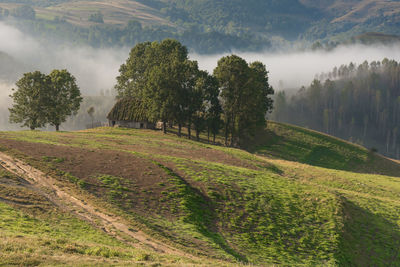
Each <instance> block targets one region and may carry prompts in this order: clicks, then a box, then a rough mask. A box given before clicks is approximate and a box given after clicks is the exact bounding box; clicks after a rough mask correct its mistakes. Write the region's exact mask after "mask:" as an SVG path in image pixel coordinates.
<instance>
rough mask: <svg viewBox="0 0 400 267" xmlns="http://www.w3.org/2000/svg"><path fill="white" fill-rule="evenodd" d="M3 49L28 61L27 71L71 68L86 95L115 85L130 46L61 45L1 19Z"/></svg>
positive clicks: (0, 47) (17, 57)
mask: <svg viewBox="0 0 400 267" xmlns="http://www.w3.org/2000/svg"><path fill="white" fill-rule="evenodd" d="M0 40H1V42H0V51H2V52H5V53H7V54H8V55H10V56H12V57H13V58H15V59H16V60H17V61H19V62H21V63H22V64H24V68H25V71H34V70H40V71H42V72H44V73H49V72H50V71H51V70H53V69H68V71H69V72H71V73H72V74H73V75H74V76H75V77H76V78H77V81H78V84H79V86H80V88H81V91H82V93H83V94H86V95H92V94H98V93H99V92H100V91H101V90H108V89H111V88H112V87H113V86H114V84H115V77H116V76H117V74H118V70H119V66H120V65H121V64H122V63H123V62H124V60H125V59H126V58H127V57H128V53H129V49H128V48H124V49H94V48H91V47H83V46H81V47H73V46H60V45H56V44H52V43H46V42H44V41H43V40H37V39H34V38H32V37H30V36H26V35H24V34H23V33H22V32H21V31H19V30H17V29H16V28H14V27H12V26H9V25H7V24H5V23H2V22H0Z"/></svg>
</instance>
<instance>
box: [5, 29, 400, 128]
mask: <svg viewBox="0 0 400 267" xmlns="http://www.w3.org/2000/svg"><path fill="white" fill-rule="evenodd" d="M0 51H2V52H5V53H7V54H9V55H11V56H12V57H14V58H15V59H17V60H18V61H19V62H20V63H22V64H23V65H24V70H21V73H17V74H18V75H17V77H19V76H20V75H21V74H22V72H26V71H35V70H40V71H42V72H44V73H49V72H50V71H51V70H53V69H67V70H68V71H69V72H71V73H72V74H73V75H74V76H75V77H76V79H77V83H78V85H79V87H80V88H81V91H82V94H83V95H98V94H99V92H100V91H101V90H109V89H112V88H113V87H114V85H115V83H116V79H115V78H116V76H117V75H118V73H119V72H118V70H119V67H120V65H121V64H122V63H124V62H125V61H126V59H127V58H128V55H129V48H122V49H117V48H109V49H95V48H92V47H89V46H79V47H76V46H75V47H73V46H60V45H55V44H51V43H50V44H49V43H45V42H41V41H38V40H36V39H34V38H33V37H29V36H27V35H24V34H23V33H22V32H21V31H19V30H17V29H16V28H14V27H12V26H9V25H7V24H5V23H3V22H0ZM236 54H237V55H239V56H241V57H243V58H244V59H246V60H247V61H248V62H254V61H261V62H263V63H264V64H265V65H266V67H267V70H268V71H269V78H270V83H271V84H272V86H273V87H274V88H275V89H277V90H281V89H287V88H291V89H298V88H300V87H301V86H303V85H304V86H307V85H309V84H310V83H311V81H312V80H313V79H314V77H315V76H316V75H317V74H320V73H322V72H325V73H327V72H329V71H331V70H332V69H333V68H334V67H335V66H336V67H339V66H340V65H343V64H349V63H350V62H353V63H356V64H361V63H362V62H364V61H365V60H367V61H368V62H371V61H374V60H375V61H381V60H383V59H384V58H388V59H394V60H396V61H400V45H391V46H364V45H352V46H342V47H339V48H336V49H334V50H332V51H329V52H326V51H317V52H312V51H301V52H299V51H286V52H277V53H271V52H262V53H261V52H260V53H244V52H237V53H236ZM226 55H228V54H219V55H198V54H195V53H191V54H190V58H191V59H194V60H197V61H198V62H199V66H200V68H201V69H204V70H207V71H209V72H210V73H212V72H213V69H214V68H215V67H216V66H217V62H218V60H219V59H220V58H221V57H222V56H226ZM13 82H15V81H13ZM10 83H11V82H8V83H7V84H5V83H4V82H2V81H0V129H4V128H5V127H6V129H12V128H14V126H15V125H13V126H11V125H10V124H8V109H7V107H9V106H10V105H11V99H10V98H9V94H10V92H11V91H10V88H11V87H13V85H10ZM99 109H100V108H99ZM82 112H86V111H82ZM104 113H105V111H104ZM104 119H105V118H104Z"/></svg>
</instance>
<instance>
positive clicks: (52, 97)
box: [46, 70, 82, 131]
mask: <svg viewBox="0 0 400 267" xmlns="http://www.w3.org/2000/svg"><path fill="white" fill-rule="evenodd" d="M49 78H50V82H51V87H50V88H51V90H50V91H49V97H48V100H47V102H46V108H47V121H48V122H49V123H50V124H51V125H53V126H55V127H56V130H57V131H58V130H59V128H60V125H61V123H63V122H65V120H66V119H67V117H68V116H70V115H72V114H76V112H77V111H78V110H79V107H80V105H81V102H82V97H81V92H80V90H79V87H78V86H77V84H76V79H75V77H74V76H73V75H71V73H69V72H68V71H67V70H53V71H52V72H51V73H50V75H49Z"/></svg>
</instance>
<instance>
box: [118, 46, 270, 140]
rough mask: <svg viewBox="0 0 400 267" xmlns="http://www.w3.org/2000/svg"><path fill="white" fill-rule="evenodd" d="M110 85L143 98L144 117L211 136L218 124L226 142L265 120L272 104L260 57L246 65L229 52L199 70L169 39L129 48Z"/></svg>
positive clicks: (250, 132) (122, 94) (245, 134)
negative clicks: (211, 66) (208, 68)
mask: <svg viewBox="0 0 400 267" xmlns="http://www.w3.org/2000/svg"><path fill="white" fill-rule="evenodd" d="M119 71H120V75H119V76H118V77H117V84H116V86H115V89H116V90H117V93H118V98H124V97H130V98H135V99H139V100H140V101H143V104H144V105H145V107H146V109H145V110H146V116H147V117H148V118H149V120H151V121H162V122H163V131H164V132H166V127H167V123H175V124H177V125H178V135H179V136H181V134H182V127H183V126H186V127H187V129H188V136H189V138H191V129H192V127H193V128H194V130H195V131H196V137H197V139H198V138H199V135H200V133H201V132H203V131H205V130H207V132H208V138H210V134H212V135H213V140H214V142H215V136H216V135H217V134H218V133H219V132H220V130H221V129H223V131H224V134H225V143H226V145H231V146H237V145H241V143H242V142H243V141H244V140H246V139H247V138H249V137H251V136H252V135H254V134H255V132H256V131H257V130H258V129H260V128H264V127H265V125H266V114H267V112H269V111H271V109H272V104H273V103H272V99H271V98H270V97H269V95H271V94H273V93H274V91H273V89H272V87H271V86H270V85H269V83H268V72H267V70H266V68H265V65H263V64H262V63H261V62H253V63H251V64H248V63H247V62H246V61H245V60H244V59H242V58H240V57H238V56H236V55H231V56H227V57H223V58H221V59H220V60H219V61H218V66H217V67H216V69H215V70H214V74H213V75H210V74H209V73H207V72H206V71H202V70H199V67H198V64H197V62H196V61H192V60H189V58H188V51H187V48H186V47H185V46H183V45H182V44H181V43H179V42H178V41H176V40H173V39H165V40H163V41H161V42H144V43H140V44H138V45H136V46H135V47H134V48H132V50H131V52H130V55H129V58H128V59H127V61H126V62H125V63H124V64H122V65H121V67H120V70H119Z"/></svg>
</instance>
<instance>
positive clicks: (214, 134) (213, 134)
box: [213, 133, 215, 145]
mask: <svg viewBox="0 0 400 267" xmlns="http://www.w3.org/2000/svg"><path fill="white" fill-rule="evenodd" d="M213 145H215V133H213Z"/></svg>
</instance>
